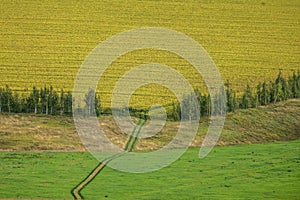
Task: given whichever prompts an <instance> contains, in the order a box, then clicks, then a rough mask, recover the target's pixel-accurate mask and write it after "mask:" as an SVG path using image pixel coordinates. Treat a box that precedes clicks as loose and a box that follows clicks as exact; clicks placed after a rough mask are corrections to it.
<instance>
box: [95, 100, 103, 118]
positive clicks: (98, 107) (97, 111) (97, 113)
mask: <svg viewBox="0 0 300 200" xmlns="http://www.w3.org/2000/svg"><path fill="white" fill-rule="evenodd" d="M95 110H96V115H97V116H100V114H101V111H102V110H101V101H100V96H99V95H97V96H96V95H95Z"/></svg>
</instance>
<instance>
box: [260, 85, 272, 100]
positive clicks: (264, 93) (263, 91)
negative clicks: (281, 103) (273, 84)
mask: <svg viewBox="0 0 300 200" xmlns="http://www.w3.org/2000/svg"><path fill="white" fill-rule="evenodd" d="M268 103H270V93H269V90H268V85H267V83H266V82H265V81H264V82H263V84H262V89H261V98H260V104H261V105H267V104H268Z"/></svg>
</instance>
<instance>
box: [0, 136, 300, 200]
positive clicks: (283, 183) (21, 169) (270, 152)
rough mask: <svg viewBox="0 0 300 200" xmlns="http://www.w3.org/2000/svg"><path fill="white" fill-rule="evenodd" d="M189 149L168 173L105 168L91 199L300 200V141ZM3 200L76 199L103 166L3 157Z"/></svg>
mask: <svg viewBox="0 0 300 200" xmlns="http://www.w3.org/2000/svg"><path fill="white" fill-rule="evenodd" d="M198 150H199V149H189V150H188V151H187V152H186V153H185V154H184V156H183V157H181V158H180V159H179V160H178V161H176V162H175V163H173V164H172V165H170V166H169V167H167V168H164V169H161V170H159V171H156V172H153V173H146V174H129V173H123V172H118V171H115V170H112V169H110V168H105V169H104V170H103V171H102V173H101V174H100V176H97V177H96V178H95V180H94V181H93V182H92V183H91V184H89V185H88V186H87V187H86V188H85V189H84V190H83V195H84V196H85V197H86V198H87V199H232V198H241V199H265V198H270V199H299V198H300V189H299V187H297V183H299V181H300V170H299V167H300V156H299V155H300V140H297V141H291V142H281V143H272V144H258V145H241V146H226V147H216V148H214V150H213V151H212V153H211V154H209V155H208V157H206V158H205V159H203V160H200V159H198ZM0 160H1V162H0V170H1V173H0V188H1V189H0V199H2V198H17V197H19V198H57V199H63V198H64V199H72V196H71V193H70V189H71V188H72V187H73V186H74V185H76V184H77V183H78V182H80V180H82V179H83V178H84V177H85V176H87V175H88V174H89V173H90V170H91V168H92V167H93V166H96V164H97V163H98V161H97V160H96V159H94V158H93V157H92V156H91V155H90V154H89V153H12V152H10V153H4V152H2V153H0Z"/></svg>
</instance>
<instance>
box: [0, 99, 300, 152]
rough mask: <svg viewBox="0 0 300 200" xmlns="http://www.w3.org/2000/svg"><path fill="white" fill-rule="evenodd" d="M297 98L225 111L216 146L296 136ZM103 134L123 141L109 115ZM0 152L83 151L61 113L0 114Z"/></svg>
mask: <svg viewBox="0 0 300 200" xmlns="http://www.w3.org/2000/svg"><path fill="white" fill-rule="evenodd" d="M299 121H300V99H292V100H289V101H287V102H281V103H278V104H272V105H269V106H265V107H259V108H255V109H247V110H239V111H237V112H235V113H229V114H228V116H227V118H226V122H225V126H224V129H223V132H222V135H221V138H220V140H219V142H218V145H233V144H249V143H266V142H271V141H287V140H294V139H298V138H300V123H299ZM100 123H101V126H102V127H103V129H104V130H105V133H106V134H107V136H108V137H109V138H110V139H111V140H112V141H113V142H114V143H115V144H118V145H119V146H121V147H124V144H125V142H126V140H127V135H125V134H124V133H122V132H121V131H120V130H119V129H118V127H117V126H116V124H115V123H114V121H113V120H112V117H111V116H101V119H100ZM0 127H1V129H0V149H1V151H73V152H74V151H75V152H76V151H85V150H84V147H83V145H82V144H81V141H80V139H79V137H78V135H77V133H76V131H75V127H74V124H73V119H72V118H71V117H65V116H45V115H32V114H0ZM177 127H178V122H167V123H166V125H165V127H164V128H163V129H162V131H161V132H160V133H158V134H157V135H155V136H154V137H152V138H150V139H144V140H141V141H139V142H138V144H137V150H147V149H148V150H150V149H157V148H160V147H161V146H163V145H164V144H166V143H168V141H170V140H171V139H172V136H173V135H174V134H175V133H176V131H177ZM207 127H208V119H205V118H203V119H202V120H201V122H200V128H199V131H198V134H197V136H196V138H195V140H194V143H193V145H192V146H199V145H201V142H202V140H203V137H204V135H205V134H206V130H207Z"/></svg>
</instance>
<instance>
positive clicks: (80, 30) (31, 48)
mask: <svg viewBox="0 0 300 200" xmlns="http://www.w3.org/2000/svg"><path fill="white" fill-rule="evenodd" d="M0 13H1V18H0V27H1V28H0V35H1V37H0V47H1V48H0V86H3V85H5V84H9V85H10V86H11V87H12V89H14V90H23V89H24V88H30V87H32V86H33V85H36V86H38V87H42V86H43V85H44V84H47V85H50V84H52V85H53V86H54V87H55V88H64V89H66V90H72V88H73V82H74V78H75V76H76V73H77V71H78V69H79V67H80V65H81V64H82V62H83V60H84V59H85V57H86V56H87V55H88V53H89V52H90V51H91V50H92V49H93V48H95V47H96V46H97V44H99V43H100V42H101V41H104V40H105V39H106V38H108V37H110V36H112V35H114V34H117V33H119V32H122V31H125V30H128V29H132V28H140V27H164V28H169V29H173V30H177V31H180V32H182V33H184V34H186V35H188V36H190V37H191V38H193V39H195V40H196V41H197V42H199V43H200V44H201V45H202V46H203V47H204V48H205V49H206V50H207V52H208V53H209V54H210V56H211V57H212V59H213V60H214V62H215V63H216V65H217V67H218V69H219V71H220V73H221V75H222V77H223V80H230V82H231V83H232V84H233V88H234V89H236V90H242V89H243V88H244V87H245V85H246V84H247V83H250V84H251V85H252V86H254V85H256V84H257V83H258V82H259V81H264V80H266V81H268V80H273V79H274V78H275V77H276V75H277V73H278V70H279V69H282V70H283V73H284V74H285V75H288V74H290V73H291V71H292V70H298V69H299V68H300V37H299V35H300V2H299V1H298V0H289V1H280V0H274V1H272V2H265V3H263V2H262V1H257V0H234V1H225V0H215V1H208V0H205V1H196V0H195V1H185V0H177V1H173V0H172V1H164V0H158V1H146V0H140V1H131V0H128V1H121V0H112V1H96V0H91V1H56V0H54V1H48V2H42V1H41V2H39V1H8V0H3V1H1V7H0ZM120 45H122V44H120ZM179 45H180V44H179ZM149 62H156V63H161V64H166V65H169V66H171V67H173V68H174V69H177V70H178V71H179V72H180V73H181V74H182V75H184V76H185V77H186V78H187V79H188V80H189V81H190V82H191V83H192V85H193V86H194V87H195V88H198V87H200V88H201V89H203V87H204V86H203V82H202V81H201V80H200V76H199V75H198V74H197V73H196V72H195V71H193V69H192V67H191V66H190V65H189V64H188V62H186V61H185V60H183V59H182V58H179V57H178V56H175V55H174V54H171V53H168V52H163V51H160V50H140V51H135V52H131V53H129V54H126V55H124V56H122V57H120V58H119V59H117V60H116V61H115V62H114V63H113V64H112V66H110V68H109V69H108V70H107V72H105V74H104V76H103V78H102V79H101V81H100V83H99V87H98V92H99V93H100V94H101V97H102V101H103V104H104V105H108V104H109V102H110V96H111V95H110V94H111V92H112V89H113V87H114V85H115V83H116V81H117V80H118V78H120V77H121V76H122V75H123V74H124V73H125V72H126V71H127V70H129V69H132V68H133V67H135V66H137V65H140V64H143V63H149ZM136 93H137V94H139V95H138V96H139V98H137V100H135V102H137V104H138V103H139V102H141V101H142V100H143V99H147V100H149V101H153V102H155V101H158V102H159V101H165V102H166V101H168V98H164V97H165V96H166V97H168V96H172V94H171V93H170V92H168V91H166V90H165V89H163V88H162V87H158V86H157V85H152V86H151V87H148V88H145V87H144V88H141V89H140V90H138V91H137V92H136ZM150 94H151V95H152V96H151V95H150ZM150 96H151V97H150ZM153 96H154V97H153ZM151 99H152V100H151Z"/></svg>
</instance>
